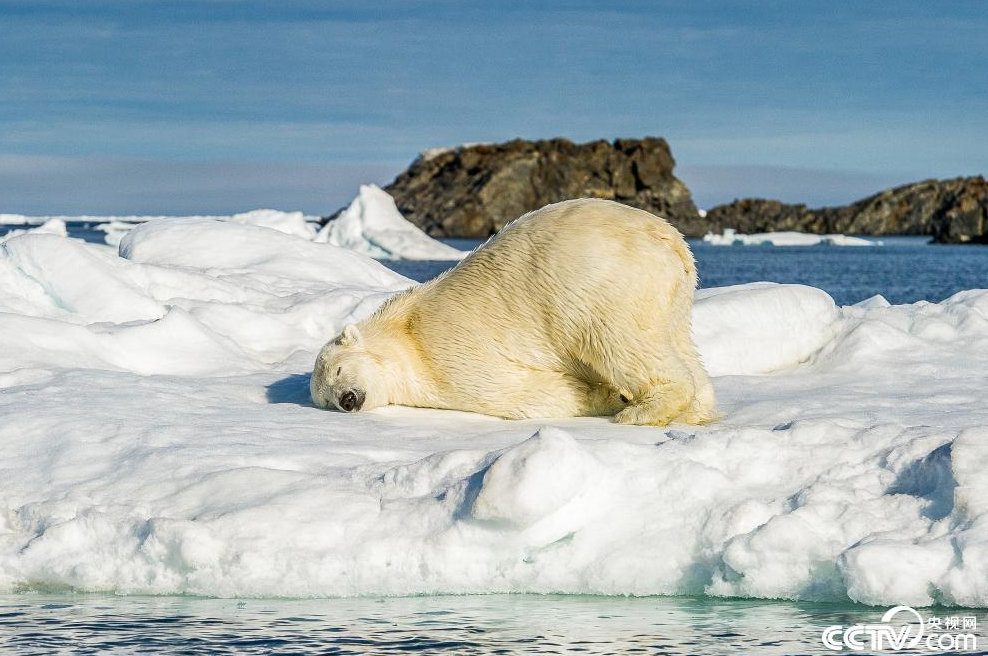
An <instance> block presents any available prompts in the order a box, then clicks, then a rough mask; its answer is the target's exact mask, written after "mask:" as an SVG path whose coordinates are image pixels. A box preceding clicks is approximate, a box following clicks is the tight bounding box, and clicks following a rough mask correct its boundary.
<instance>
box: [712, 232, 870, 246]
mask: <svg viewBox="0 0 988 656" xmlns="http://www.w3.org/2000/svg"><path fill="white" fill-rule="evenodd" d="M703 241H705V242H707V243H708V244H710V245H711V246H737V245H740V246H766V245H768V246H821V245H824V246H881V245H882V242H880V241H874V240H870V239H862V238H861V237H850V236H848V235H841V234H835V235H813V234H809V233H806V232H758V233H755V234H753V235H746V234H743V233H740V232H736V231H735V230H734V229H733V228H726V229H725V230H724V232H723V234H719V235H717V234H714V233H712V232H708V233H707V234H705V235H704V236H703Z"/></svg>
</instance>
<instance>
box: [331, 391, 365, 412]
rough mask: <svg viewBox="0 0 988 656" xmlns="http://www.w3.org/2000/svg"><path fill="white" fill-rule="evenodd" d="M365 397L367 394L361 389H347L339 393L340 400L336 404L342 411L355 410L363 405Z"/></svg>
mask: <svg viewBox="0 0 988 656" xmlns="http://www.w3.org/2000/svg"><path fill="white" fill-rule="evenodd" d="M366 398H367V394H366V393H365V392H364V391H363V390H359V389H352V390H347V391H346V392H344V393H343V394H341V395H340V401H339V403H338V404H337V405H339V407H340V410H342V411H343V412H357V411H358V410H360V408H361V407H362V406H363V405H364V399H366Z"/></svg>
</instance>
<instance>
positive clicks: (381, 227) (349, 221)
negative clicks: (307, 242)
mask: <svg viewBox="0 0 988 656" xmlns="http://www.w3.org/2000/svg"><path fill="white" fill-rule="evenodd" d="M316 241H318V242H324V243H330V244H333V245H334V246H340V247H342V248H346V249H348V250H351V251H355V252H357V253H362V254H364V255H367V256H368V257H373V258H376V259H384V260H398V259H402V260H462V259H463V258H464V257H466V256H467V253H466V252H465V251H461V250H458V249H456V248H453V247H452V246H447V245H446V244H444V243H442V242H440V241H436V240H435V239H433V238H432V237H430V236H428V235H427V234H425V233H424V232H422V231H421V230H420V229H419V228H418V227H417V226H415V225H413V224H412V223H411V222H410V221H408V220H406V219H405V217H403V216H402V215H401V212H400V211H398V206H397V205H395V201H394V198H392V197H391V195H390V194H388V193H387V192H386V191H384V190H383V189H381V188H379V187H377V186H376V185H360V194H359V195H358V196H357V197H356V198H355V199H354V200H353V202H352V203H350V205H349V206H348V207H347V208H346V209H345V210H343V211H342V212H341V213H340V215H339V216H338V217H336V218H335V219H333V220H332V221H330V222H328V223H327V224H326V225H325V226H324V227H323V229H322V230H320V231H319V234H318V235H317V236H316Z"/></svg>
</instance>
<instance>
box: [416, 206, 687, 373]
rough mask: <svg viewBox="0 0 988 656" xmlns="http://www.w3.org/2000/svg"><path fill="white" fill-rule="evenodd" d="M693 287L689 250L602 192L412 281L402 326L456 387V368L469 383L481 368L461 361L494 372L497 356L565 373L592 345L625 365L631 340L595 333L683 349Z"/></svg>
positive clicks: (526, 221) (659, 224)
mask: <svg viewBox="0 0 988 656" xmlns="http://www.w3.org/2000/svg"><path fill="white" fill-rule="evenodd" d="M695 286H696V270H695V267H694V264H693V259H692V256H691V255H690V253H689V249H688V247H687V246H686V243H685V241H684V240H683V238H682V236H681V235H680V234H679V233H678V232H677V231H676V230H675V228H673V227H672V226H671V225H669V223H667V222H666V221H665V220H664V219H661V218H659V217H657V216H654V215H652V214H650V213H648V212H645V211H643V210H638V209H635V208H632V207H628V206H625V205H620V204H618V203H614V202H610V201H602V200H594V199H580V200H573V201H565V202H562V203H556V204H554V205H549V206H547V207H545V208H542V209H540V210H536V211H535V212H530V213H529V214H526V215H524V216H522V217H520V218H519V219H517V220H515V221H513V222H512V223H511V224H509V225H508V226H506V227H505V228H504V229H503V230H502V231H501V232H500V233H498V234H497V235H496V236H495V237H493V238H492V239H491V240H490V241H489V242H488V243H487V244H485V245H484V246H483V247H481V248H480V249H478V250H477V251H475V252H474V253H472V254H471V255H470V256H469V257H467V258H466V259H465V260H464V261H463V262H461V263H460V264H459V265H458V266H457V267H455V268H454V269H453V270H451V271H450V272H449V273H447V274H446V275H444V276H442V277H440V278H438V279H436V280H434V281H431V282H429V283H426V284H425V285H423V286H421V287H419V288H418V289H416V290H415V291H414V292H413V293H412V294H410V296H409V300H414V302H413V304H412V305H411V307H409V310H410V311H411V312H412V313H413V315H414V317H413V320H412V321H411V323H410V326H411V327H412V328H411V329H412V330H413V331H414V333H415V336H416V337H417V338H418V339H417V341H418V342H419V344H421V345H422V348H424V349H425V351H426V352H425V353H424V354H423V355H424V356H425V357H426V358H427V359H428V360H429V361H430V363H431V364H432V366H434V367H435V368H436V369H437V376H442V377H445V379H446V380H448V381H450V384H451V385H452V386H454V387H458V386H460V382H459V381H457V380H456V378H457V376H458V375H460V374H462V375H463V376H465V377H469V378H470V379H471V381H470V382H471V383H473V382H476V381H475V380H474V379H476V378H477V377H478V376H479V377H484V376H485V375H488V374H486V373H485V372H484V371H479V372H478V371H475V370H471V371H468V372H463V371H462V369H461V368H462V363H463V362H464V361H465V360H466V361H469V362H473V363H475V365H473V366H471V369H475V368H476V364H477V363H479V364H480V366H481V367H484V368H488V369H489V371H490V373H489V376H490V377H491V378H492V379H494V378H497V377H498V375H499V372H500V371H502V370H503V366H502V365H504V364H515V363H522V364H524V366H526V367H535V368H545V369H547V370H554V371H558V370H566V369H567V368H572V367H574V366H575V367H580V366H582V364H581V363H583V362H586V361H587V360H588V357H585V356H589V355H592V354H599V353H600V352H601V351H604V352H608V353H611V354H612V355H613V356H614V357H615V358H617V359H619V360H621V361H623V362H631V363H633V362H634V361H635V359H636V358H637V357H639V356H638V353H639V352H640V350H641V349H640V346H639V345H638V344H637V343H636V339H634V338H631V339H628V340H614V339H609V340H608V343H600V340H601V339H602V336H603V335H608V334H613V332H614V330H613V328H615V327H626V328H627V333H628V334H629V335H642V336H645V338H662V337H663V336H666V333H668V336H667V337H668V338H669V339H673V340H677V339H680V337H681V336H682V335H685V336H686V341H687V342H688V344H684V345H683V346H684V348H687V349H688V350H690V351H692V349H693V346H692V342H691V340H690V339H689V315H690V308H691V302H692V292H693V289H694V288H695ZM684 322H685V328H684ZM607 328H611V330H607ZM465 353H466V354H470V356H471V357H468V358H464V354H465ZM492 382H493V381H492ZM498 384H502V382H500V381H499V383H498Z"/></svg>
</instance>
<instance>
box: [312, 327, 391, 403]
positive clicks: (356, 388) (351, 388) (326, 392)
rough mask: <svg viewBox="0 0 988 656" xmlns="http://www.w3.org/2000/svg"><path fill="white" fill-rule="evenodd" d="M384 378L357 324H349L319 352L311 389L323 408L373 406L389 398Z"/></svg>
mask: <svg viewBox="0 0 988 656" xmlns="http://www.w3.org/2000/svg"><path fill="white" fill-rule="evenodd" d="M380 381H381V372H380V363H379V362H378V361H377V358H375V357H374V356H373V355H372V354H371V353H370V352H369V351H368V350H367V349H366V348H365V346H364V339H363V336H362V335H361V334H360V331H359V330H358V329H357V327H356V326H354V325H353V324H348V325H347V326H346V327H345V328H344V329H343V332H342V333H340V335H339V337H337V338H336V339H334V340H332V341H330V342H329V343H328V344H326V346H324V347H323V348H322V350H321V351H320V352H319V357H317V358H316V365H315V367H314V369H313V371H312V378H311V380H310V381H309V392H310V393H311V395H312V402H313V403H314V404H316V406H318V407H320V408H336V409H338V410H342V411H343V412H357V411H358V410H370V409H371V408H376V407H378V406H382V405H386V404H387V402H388V401H387V395H386V394H385V393H384V390H382V389H381V387H382V386H381V384H380Z"/></svg>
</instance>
